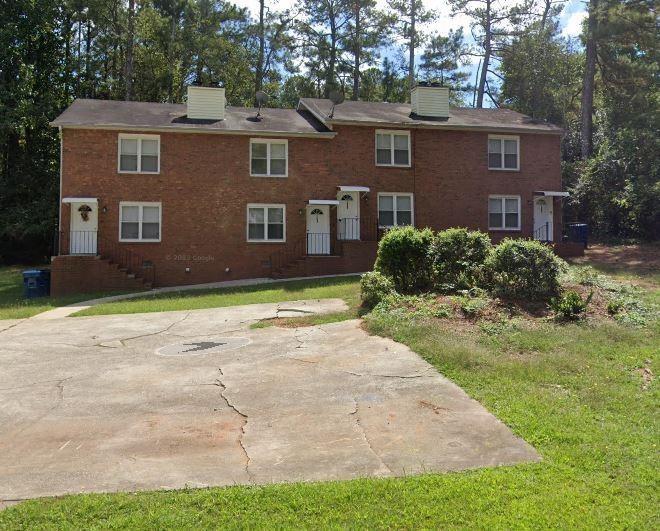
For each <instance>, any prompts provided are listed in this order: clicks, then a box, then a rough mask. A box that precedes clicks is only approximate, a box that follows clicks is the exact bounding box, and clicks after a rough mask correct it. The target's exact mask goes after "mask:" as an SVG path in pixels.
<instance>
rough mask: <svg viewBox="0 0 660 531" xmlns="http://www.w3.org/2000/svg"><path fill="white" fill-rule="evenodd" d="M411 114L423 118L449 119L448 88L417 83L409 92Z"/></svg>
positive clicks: (436, 84) (435, 84) (433, 84)
mask: <svg viewBox="0 0 660 531" xmlns="http://www.w3.org/2000/svg"><path fill="white" fill-rule="evenodd" d="M410 103H411V104H412V114H415V115H417V116H420V117H423V118H441V119H445V120H446V119H447V118H449V88H447V87H443V86H442V85H440V84H439V83H427V82H420V83H417V85H415V86H414V87H413V89H412V90H411V91H410Z"/></svg>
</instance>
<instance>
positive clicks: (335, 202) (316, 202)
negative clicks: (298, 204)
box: [307, 199, 340, 205]
mask: <svg viewBox="0 0 660 531" xmlns="http://www.w3.org/2000/svg"><path fill="white" fill-rule="evenodd" d="M307 204H308V205H339V204H340V202H339V201H338V200H337V199H310V200H308V201H307Z"/></svg>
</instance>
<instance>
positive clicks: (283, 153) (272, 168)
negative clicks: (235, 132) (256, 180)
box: [250, 138, 289, 177]
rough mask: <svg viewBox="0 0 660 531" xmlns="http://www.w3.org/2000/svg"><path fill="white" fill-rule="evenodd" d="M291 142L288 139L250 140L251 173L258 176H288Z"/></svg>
mask: <svg viewBox="0 0 660 531" xmlns="http://www.w3.org/2000/svg"><path fill="white" fill-rule="evenodd" d="M288 154H289V144H288V142H287V141H286V140H267V139H261V138H252V139H251V140H250V175H252V176H257V177H286V176H287V173H288V166H289V164H288Z"/></svg>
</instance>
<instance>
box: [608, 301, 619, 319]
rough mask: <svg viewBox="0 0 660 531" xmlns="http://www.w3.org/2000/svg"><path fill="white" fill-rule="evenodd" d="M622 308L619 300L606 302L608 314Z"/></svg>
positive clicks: (613, 313) (612, 313)
mask: <svg viewBox="0 0 660 531" xmlns="http://www.w3.org/2000/svg"><path fill="white" fill-rule="evenodd" d="M621 310H623V302H621V301H620V300H611V301H610V302H608V303H607V313H609V314H610V315H616V314H618V313H620V312H621Z"/></svg>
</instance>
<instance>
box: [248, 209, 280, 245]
mask: <svg viewBox="0 0 660 531" xmlns="http://www.w3.org/2000/svg"><path fill="white" fill-rule="evenodd" d="M285 222H286V207H285V206H284V205H248V208H247V239H248V241H249V242H266V241H270V242H283V241H285V235H286V231H285V228H284V227H285Z"/></svg>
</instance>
